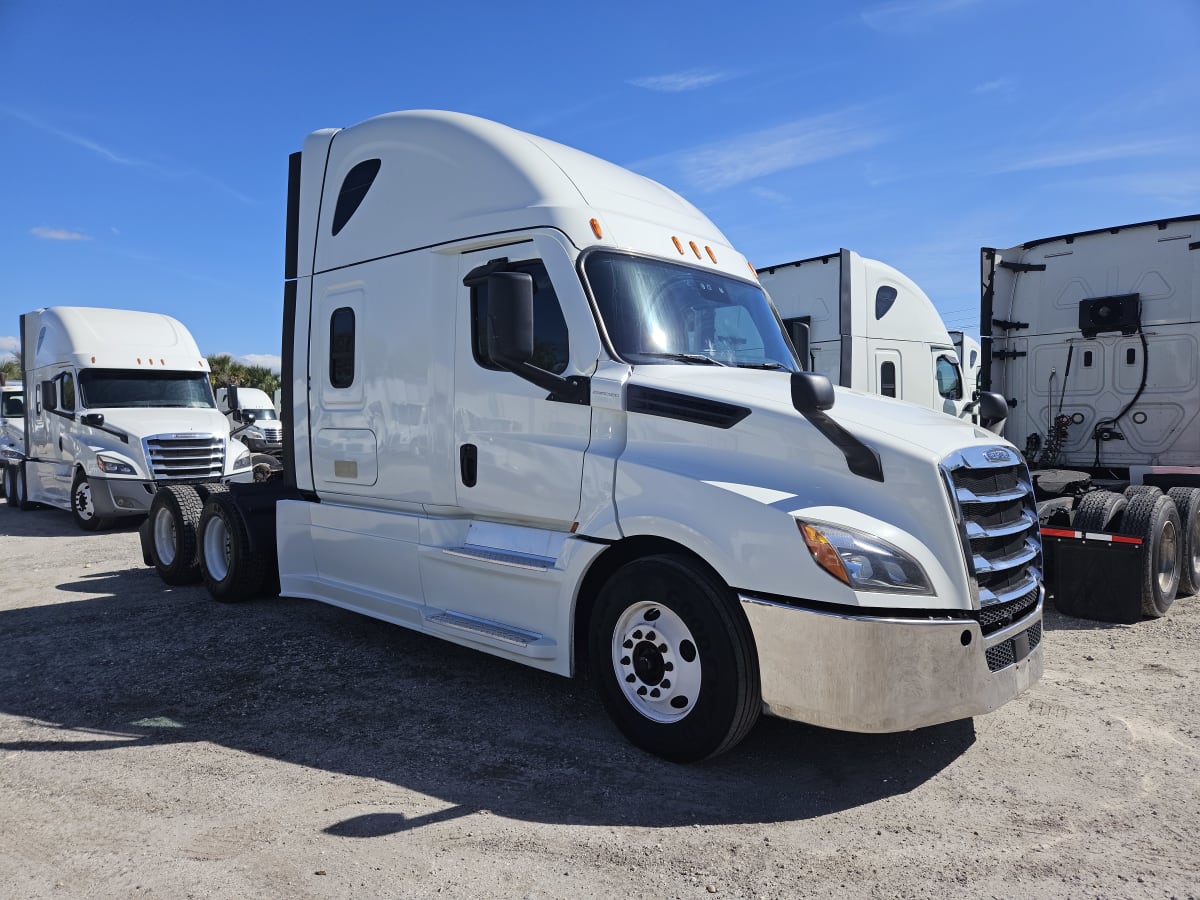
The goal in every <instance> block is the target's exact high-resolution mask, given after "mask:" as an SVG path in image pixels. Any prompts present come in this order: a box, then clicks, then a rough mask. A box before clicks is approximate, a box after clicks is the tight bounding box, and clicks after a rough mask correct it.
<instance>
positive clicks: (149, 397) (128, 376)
mask: <svg viewBox="0 0 1200 900" xmlns="http://www.w3.org/2000/svg"><path fill="white" fill-rule="evenodd" d="M21 346H22V350H23V353H22V359H23V361H24V366H25V384H26V385H27V386H28V390H27V391H26V402H25V406H24V412H25V422H24V426H25V427H24V430H25V451H24V454H25V455H24V459H23V460H21V461H19V462H18V463H17V464H16V466H15V472H14V477H13V485H12V490H13V492H14V494H15V495H16V501H17V504H18V506H20V507H21V508H22V509H25V508H28V507H29V506H30V505H31V504H37V503H40V504H45V505H47V506H54V507H58V508H59V509H65V510H69V511H70V512H71V514H72V516H73V517H74V519H75V522H76V524H77V525H78V526H79V527H80V528H81V529H83V530H85V531H94V530H96V529H98V528H102V527H104V525H105V524H106V523H108V522H110V521H111V520H113V519H117V518H125V517H131V516H144V515H145V514H146V512H147V511H148V510H149V509H150V504H151V501H152V498H153V497H154V494H155V491H156V490H157V488H158V486H159V485H161V484H164V483H167V482H187V483H190V484H193V485H200V486H203V485H208V484H220V483H223V482H224V481H226V480H228V479H230V478H232V477H234V476H235V475H240V476H242V477H245V478H247V479H249V478H250V477H251V467H250V452H249V450H247V449H246V447H245V446H244V445H242V444H241V443H240V442H239V441H237V440H234V439H231V438H230V436H229V423H228V421H227V420H226V419H225V417H224V416H223V415H221V413H220V412H218V411H217V408H216V401H215V400H214V398H213V391H212V386H211V385H210V384H209V380H208V372H209V366H208V361H207V360H206V359H205V358H204V357H203V356H202V355H201V354H200V350H199V348H198V347H197V346H196V341H195V340H194V339H193V338H192V335H191V333H190V332H189V331H188V330H187V328H185V327H184V325H183V323H181V322H180V321H179V320H178V319H174V318H172V317H170V316H165V315H162V314H161V313H152V312H141V311H137V310H127V309H102V308H98V307H87V306H51V307H48V308H46V309H38V310H35V311H33V312H29V313H25V314H24V315H22V316H21Z"/></svg>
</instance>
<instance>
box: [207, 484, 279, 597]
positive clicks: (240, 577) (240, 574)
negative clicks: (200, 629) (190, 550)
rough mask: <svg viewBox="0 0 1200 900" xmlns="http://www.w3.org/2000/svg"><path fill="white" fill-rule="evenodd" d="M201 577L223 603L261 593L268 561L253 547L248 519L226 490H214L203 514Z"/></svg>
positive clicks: (209, 589)
mask: <svg viewBox="0 0 1200 900" xmlns="http://www.w3.org/2000/svg"><path fill="white" fill-rule="evenodd" d="M197 536H198V539H199V547H198V551H197V553H198V555H199V557H200V577H201V578H202V579H203V581H204V586H205V587H206V588H208V593H209V594H210V595H212V598H213V599H214V600H220V601H221V602H222V603H240V602H242V601H243V600H249V599H251V598H252V597H255V596H257V595H258V594H259V592H260V590H261V588H262V584H263V579H264V577H265V576H266V571H267V565H266V560H264V559H263V558H262V557H261V556H259V555H258V554H257V553H254V552H253V551H252V550H251V549H250V537H249V535H248V534H247V532H246V523H245V522H244V521H242V514H241V512H239V511H238V508H237V504H236V503H235V502H234V500H233V497H232V496H231V495H230V494H229V493H227V492H217V493H214V494H211V495H210V496H209V498H208V499H207V500H206V501H205V502H204V511H203V512H201V514H200V527H199V530H198V532H197Z"/></svg>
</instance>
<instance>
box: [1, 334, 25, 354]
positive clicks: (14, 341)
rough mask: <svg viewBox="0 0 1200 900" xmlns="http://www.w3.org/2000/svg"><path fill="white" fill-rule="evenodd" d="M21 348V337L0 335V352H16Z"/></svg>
mask: <svg viewBox="0 0 1200 900" xmlns="http://www.w3.org/2000/svg"><path fill="white" fill-rule="evenodd" d="M20 349H21V339H20V338H18V337H12V336H11V335H7V334H4V335H0V353H16V352H17V351H18V350H20Z"/></svg>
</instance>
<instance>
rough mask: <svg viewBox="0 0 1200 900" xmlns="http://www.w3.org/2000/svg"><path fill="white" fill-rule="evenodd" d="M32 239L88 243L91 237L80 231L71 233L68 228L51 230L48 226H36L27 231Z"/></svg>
mask: <svg viewBox="0 0 1200 900" xmlns="http://www.w3.org/2000/svg"><path fill="white" fill-rule="evenodd" d="M29 231H30V233H31V234H32V235H33V236H34V237H39V238H41V239H42V240H43V241H90V240H91V237H89V236H88V235H86V234H84V233H83V232H82V231H71V230H70V229H69V228H51V227H50V226H49V225H38V226H36V227H34V228H30V229H29Z"/></svg>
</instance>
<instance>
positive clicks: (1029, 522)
mask: <svg viewBox="0 0 1200 900" xmlns="http://www.w3.org/2000/svg"><path fill="white" fill-rule="evenodd" d="M1036 524H1037V520H1036V519H1034V518H1033V516H1031V515H1029V513H1028V512H1027V511H1026V510H1022V511H1021V518H1020V519H1018V520H1017V521H1016V522H1010V523H1009V524H1007V525H995V526H987V525H980V524H979V523H978V522H967V537H969V538H990V537H1008V536H1009V535H1010V534H1017V533H1019V532H1022V531H1028V530H1029V529H1030V528H1033V527H1034V526H1035V525H1036Z"/></svg>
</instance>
